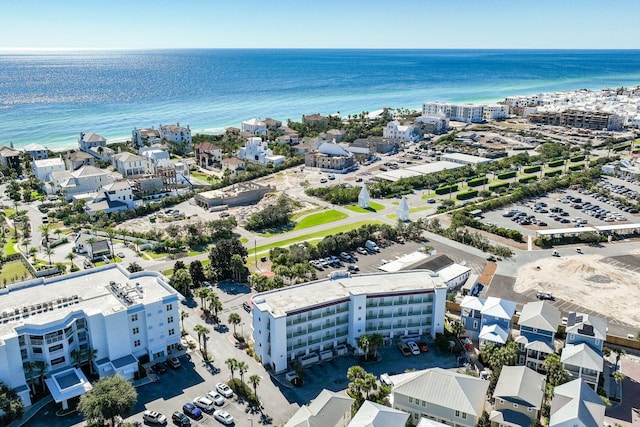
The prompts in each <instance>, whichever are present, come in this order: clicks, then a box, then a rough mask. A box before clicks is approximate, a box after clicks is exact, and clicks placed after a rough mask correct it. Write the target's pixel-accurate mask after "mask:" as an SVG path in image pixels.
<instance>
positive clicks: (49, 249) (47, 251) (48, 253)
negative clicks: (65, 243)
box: [44, 246, 53, 266]
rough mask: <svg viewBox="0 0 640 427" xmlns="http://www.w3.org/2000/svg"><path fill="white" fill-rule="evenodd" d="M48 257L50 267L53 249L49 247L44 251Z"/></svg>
mask: <svg viewBox="0 0 640 427" xmlns="http://www.w3.org/2000/svg"><path fill="white" fill-rule="evenodd" d="M44 252H45V253H46V254H47V256H48V257H49V266H51V265H52V264H51V255H52V254H53V249H51V248H50V247H48V246H47V249H45V251H44Z"/></svg>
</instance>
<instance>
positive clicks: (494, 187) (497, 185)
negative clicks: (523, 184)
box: [489, 182, 509, 191]
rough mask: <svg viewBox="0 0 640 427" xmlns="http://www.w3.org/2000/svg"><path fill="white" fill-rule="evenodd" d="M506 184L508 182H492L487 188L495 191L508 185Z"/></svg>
mask: <svg viewBox="0 0 640 427" xmlns="http://www.w3.org/2000/svg"><path fill="white" fill-rule="evenodd" d="M508 186H509V183H508V182H501V183H499V184H493V185H490V186H489V190H491V191H496V190H498V189H499V188H503V187H508Z"/></svg>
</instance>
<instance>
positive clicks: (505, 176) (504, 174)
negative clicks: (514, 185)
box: [498, 171, 518, 179]
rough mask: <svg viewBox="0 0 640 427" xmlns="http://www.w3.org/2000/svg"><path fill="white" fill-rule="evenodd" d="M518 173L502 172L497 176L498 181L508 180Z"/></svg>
mask: <svg viewBox="0 0 640 427" xmlns="http://www.w3.org/2000/svg"><path fill="white" fill-rule="evenodd" d="M517 173H518V172H516V171H510V172H504V173H501V174H499V175H498V179H509V178H513V177H514V176H516V174H517Z"/></svg>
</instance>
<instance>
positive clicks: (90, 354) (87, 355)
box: [84, 347, 98, 375]
mask: <svg viewBox="0 0 640 427" xmlns="http://www.w3.org/2000/svg"><path fill="white" fill-rule="evenodd" d="M97 357H98V350H96V349H95V348H91V347H87V348H86V349H85V350H84V359H85V361H86V362H87V363H88V364H89V375H93V361H94V360H96V358H97Z"/></svg>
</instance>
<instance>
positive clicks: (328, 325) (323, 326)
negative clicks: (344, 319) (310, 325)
mask: <svg viewBox="0 0 640 427" xmlns="http://www.w3.org/2000/svg"><path fill="white" fill-rule="evenodd" d="M335 327H336V322H327V323H325V324H324V325H322V329H329V328H335Z"/></svg>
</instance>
